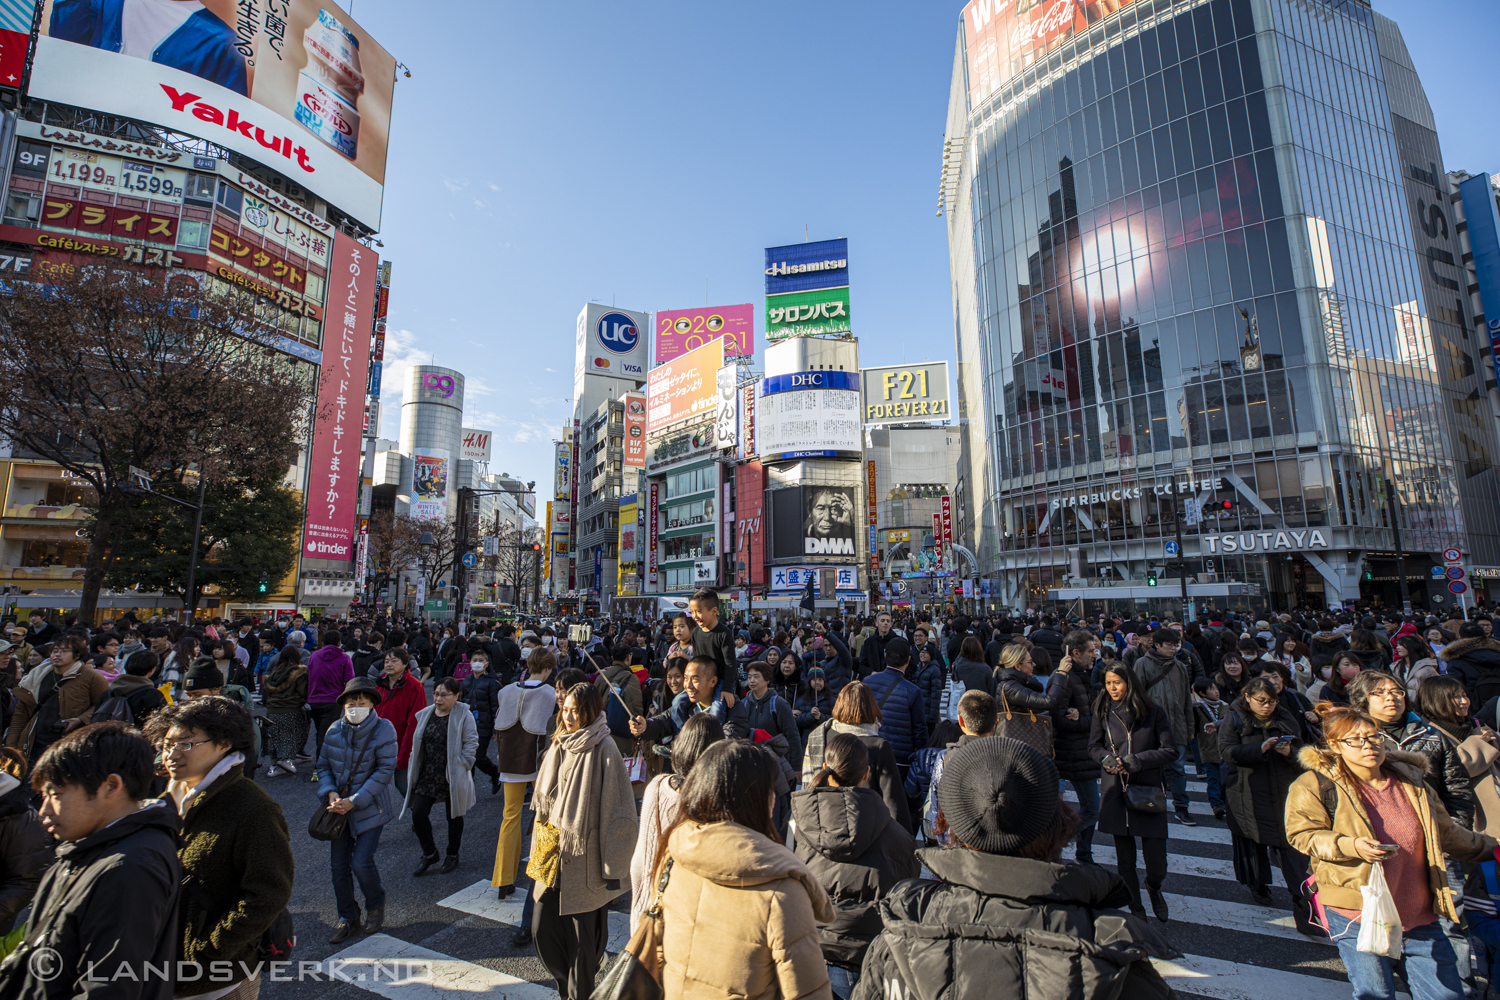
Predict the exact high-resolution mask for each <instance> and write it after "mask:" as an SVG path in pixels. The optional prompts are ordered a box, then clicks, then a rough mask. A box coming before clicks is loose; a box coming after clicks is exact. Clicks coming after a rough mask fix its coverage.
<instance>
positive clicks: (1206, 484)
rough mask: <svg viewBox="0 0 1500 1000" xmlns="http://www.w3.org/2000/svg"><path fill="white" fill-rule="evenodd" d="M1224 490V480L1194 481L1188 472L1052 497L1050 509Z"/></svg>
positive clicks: (1217, 478) (1216, 478)
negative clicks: (1179, 476) (1163, 479)
mask: <svg viewBox="0 0 1500 1000" xmlns="http://www.w3.org/2000/svg"><path fill="white" fill-rule="evenodd" d="M1223 488H1224V480H1223V479H1222V478H1219V477H1215V478H1213V479H1195V478H1194V477H1193V474H1192V473H1191V472H1189V473H1188V474H1187V475H1186V476H1185V477H1183V478H1182V479H1176V480H1171V481H1168V482H1159V483H1141V484H1139V485H1135V486H1127V485H1124V484H1122V485H1120V486H1118V487H1116V488H1115V489H1110V490H1100V491H1099V492H1097V493H1079V494H1076V495H1074V496H1065V497H1053V498H1052V509H1053V510H1060V509H1062V508H1063V507H1089V506H1092V505H1093V504H1096V503H1108V502H1109V501H1111V500H1139V499H1140V498H1141V497H1142V496H1144V495H1145V494H1146V493H1147V492H1150V493H1152V494H1154V495H1156V496H1159V497H1160V496H1174V495H1178V494H1181V495H1184V496H1186V495H1188V494H1192V493H1201V492H1203V491H1204V490H1210V491H1213V492H1218V491H1219V490H1222V489H1223Z"/></svg>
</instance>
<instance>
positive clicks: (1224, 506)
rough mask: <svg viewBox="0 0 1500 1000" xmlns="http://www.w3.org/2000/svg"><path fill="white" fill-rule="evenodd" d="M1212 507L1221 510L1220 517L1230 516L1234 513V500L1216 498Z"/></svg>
mask: <svg viewBox="0 0 1500 1000" xmlns="http://www.w3.org/2000/svg"><path fill="white" fill-rule="evenodd" d="M1212 508H1213V509H1214V510H1216V511H1218V512H1219V516H1220V517H1228V516H1229V515H1230V514H1233V513H1234V500H1232V499H1229V500H1215V501H1213V502H1212Z"/></svg>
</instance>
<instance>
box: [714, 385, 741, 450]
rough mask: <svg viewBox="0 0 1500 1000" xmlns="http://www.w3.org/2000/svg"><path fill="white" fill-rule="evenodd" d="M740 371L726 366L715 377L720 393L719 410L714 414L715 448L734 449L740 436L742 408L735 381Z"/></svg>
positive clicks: (716, 386)
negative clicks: (738, 404) (739, 403)
mask: <svg viewBox="0 0 1500 1000" xmlns="http://www.w3.org/2000/svg"><path fill="white" fill-rule="evenodd" d="M739 374H740V370H739V368H737V367H736V366H734V365H725V366H724V367H723V368H720V369H719V371H718V373H717V374H716V375H715V376H714V387H715V388H716V389H717V390H718V393H719V408H718V411H717V412H716V413H715V414H714V447H715V448H733V447H734V445H735V438H736V437H738V436H739V433H738V432H739V420H740V408H739V406H737V405H736V404H737V403H738V402H739V392H738V391H737V389H736V388H735V381H736V380H737V379H738V378H739Z"/></svg>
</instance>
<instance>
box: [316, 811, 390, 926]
mask: <svg viewBox="0 0 1500 1000" xmlns="http://www.w3.org/2000/svg"><path fill="white" fill-rule="evenodd" d="M383 829H385V828H384V827H381V826H377V827H375V828H374V829H373V830H366V831H365V832H364V833H361V834H360V835H359V836H358V837H356V836H355V835H354V828H353V827H352V826H347V827H345V828H344V835H343V836H342V837H340V838H339V839H338V840H335V841H333V843H332V844H330V845H329V846H330V847H331V848H333V851H332V854H331V860H332V868H333V898H334V901H335V902H336V903H337V905H338V911H339V919H340V920H347V921H348V922H350V923H353V922H354V921H356V920H358V919H359V903H357V902H356V901H355V899H354V880H355V879H359V888H360V891H362V892H363V893H364V894H365V909H367V910H378V909H380V908H381V907H383V906H385V887H384V886H382V885H381V884H380V870H379V869H377V868H376V867H375V848H377V847H379V846H380V831H381V830H383Z"/></svg>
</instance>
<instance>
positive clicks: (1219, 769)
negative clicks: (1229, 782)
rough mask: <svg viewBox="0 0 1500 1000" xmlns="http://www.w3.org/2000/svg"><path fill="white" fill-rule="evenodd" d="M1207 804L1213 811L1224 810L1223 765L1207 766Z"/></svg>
mask: <svg viewBox="0 0 1500 1000" xmlns="http://www.w3.org/2000/svg"><path fill="white" fill-rule="evenodd" d="M1208 804H1209V805H1210V806H1211V807H1212V808H1214V809H1223V808H1224V765H1223V764H1218V763H1213V764H1209V765H1208Z"/></svg>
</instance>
